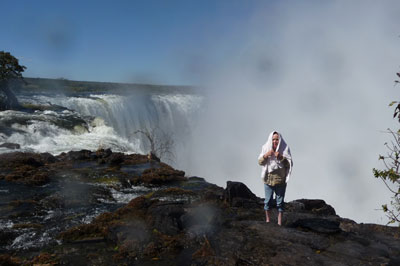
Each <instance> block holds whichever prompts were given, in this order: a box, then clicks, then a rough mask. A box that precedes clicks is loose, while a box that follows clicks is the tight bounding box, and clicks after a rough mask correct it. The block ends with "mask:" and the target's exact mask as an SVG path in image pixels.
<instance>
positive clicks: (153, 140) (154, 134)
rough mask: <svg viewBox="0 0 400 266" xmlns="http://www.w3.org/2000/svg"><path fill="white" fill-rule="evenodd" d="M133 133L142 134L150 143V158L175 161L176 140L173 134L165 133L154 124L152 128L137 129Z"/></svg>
mask: <svg viewBox="0 0 400 266" xmlns="http://www.w3.org/2000/svg"><path fill="white" fill-rule="evenodd" d="M133 134H142V135H144V136H145V137H146V139H147V140H148V141H149V143H150V148H149V149H150V151H149V153H148V156H149V159H153V160H157V161H160V159H163V160H165V161H168V162H173V161H174V159H175V154H174V146H175V142H174V140H173V138H172V135H171V134H167V133H165V132H164V131H163V130H161V129H160V128H159V127H157V126H154V127H152V128H151V129H147V128H145V129H143V130H136V131H135V132H133Z"/></svg>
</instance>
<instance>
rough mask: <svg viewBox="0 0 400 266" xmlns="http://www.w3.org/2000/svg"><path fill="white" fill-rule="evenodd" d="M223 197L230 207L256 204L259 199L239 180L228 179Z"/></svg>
mask: <svg viewBox="0 0 400 266" xmlns="http://www.w3.org/2000/svg"><path fill="white" fill-rule="evenodd" d="M224 198H225V200H226V201H227V202H229V204H230V205H231V206H232V207H250V206H253V207H254V206H257V205H258V202H259V199H258V197H257V196H256V195H254V194H253V192H251V190H250V189H249V188H248V187H247V186H246V185H245V184H243V183H241V182H232V181H228V182H227V183H226V189H225V192H224Z"/></svg>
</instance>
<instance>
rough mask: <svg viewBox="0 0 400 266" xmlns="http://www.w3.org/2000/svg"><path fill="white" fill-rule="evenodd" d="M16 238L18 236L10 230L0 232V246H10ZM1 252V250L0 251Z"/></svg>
mask: <svg viewBox="0 0 400 266" xmlns="http://www.w3.org/2000/svg"><path fill="white" fill-rule="evenodd" d="M17 236H18V234H17V233H16V232H14V231H11V230H4V229H3V230H0V246H3V247H4V246H7V245H10V244H12V242H13V241H14V239H15V238H16V237H17ZM0 250H1V249H0ZM0 265H2V264H1V263H0Z"/></svg>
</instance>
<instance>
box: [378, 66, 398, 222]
mask: <svg viewBox="0 0 400 266" xmlns="http://www.w3.org/2000/svg"><path fill="white" fill-rule="evenodd" d="M396 74H397V76H398V77H399V78H400V73H396ZM395 83H396V84H397V83H400V81H399V80H395ZM395 104H397V106H396V108H395V109H394V113H393V118H397V119H398V121H399V122H400V102H398V101H393V102H391V103H390V104H389V106H393V105H395ZM388 133H389V134H390V135H391V136H392V141H391V142H390V143H385V146H386V148H387V149H388V153H387V155H386V156H382V155H379V160H382V161H383V164H384V166H385V169H384V170H377V169H375V168H374V169H373V172H374V176H375V177H376V178H380V179H381V180H382V181H383V183H384V184H385V186H386V187H387V189H388V190H389V191H390V192H391V193H392V200H391V201H390V205H389V206H388V205H387V204H384V205H382V210H383V211H384V212H385V213H386V214H387V217H388V218H389V222H388V224H391V223H396V222H397V223H398V225H399V226H400V172H399V171H400V129H399V130H397V131H393V130H391V129H388Z"/></svg>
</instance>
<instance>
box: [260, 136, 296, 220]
mask: <svg viewBox="0 0 400 266" xmlns="http://www.w3.org/2000/svg"><path fill="white" fill-rule="evenodd" d="M258 163H259V164H260V165H261V166H262V171H261V178H262V179H263V181H264V189H265V205H264V210H265V219H266V222H267V223H269V221H270V208H271V203H272V195H273V193H274V192H275V194H276V207H277V208H278V224H279V225H282V212H283V207H284V206H283V205H284V199H285V191H286V183H287V182H288V181H289V177H290V174H291V172H292V167H293V161H292V155H291V153H290V149H289V146H288V145H287V144H286V142H285V141H284V140H283V138H282V136H281V134H279V133H278V132H277V131H273V132H271V134H269V136H268V140H267V142H266V143H265V144H264V145H263V146H262V149H261V153H260V155H259V156H258Z"/></svg>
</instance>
